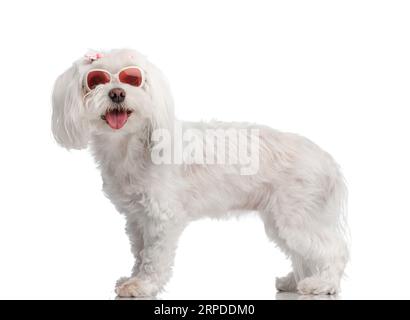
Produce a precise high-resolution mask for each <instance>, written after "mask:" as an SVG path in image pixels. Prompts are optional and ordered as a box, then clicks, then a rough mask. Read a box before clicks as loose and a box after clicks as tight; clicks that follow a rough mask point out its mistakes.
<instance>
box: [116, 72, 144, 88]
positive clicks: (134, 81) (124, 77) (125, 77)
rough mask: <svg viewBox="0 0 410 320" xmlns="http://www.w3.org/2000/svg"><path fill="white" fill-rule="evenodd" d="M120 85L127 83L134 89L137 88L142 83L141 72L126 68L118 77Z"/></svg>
mask: <svg viewBox="0 0 410 320" xmlns="http://www.w3.org/2000/svg"><path fill="white" fill-rule="evenodd" d="M118 77H119V79H120V81H121V82H122V83H127V84H129V85H131V86H134V87H139V86H140V85H141V83H142V75H141V71H140V69H138V68H127V69H124V70H122V71H121V72H120V74H119V75H118Z"/></svg>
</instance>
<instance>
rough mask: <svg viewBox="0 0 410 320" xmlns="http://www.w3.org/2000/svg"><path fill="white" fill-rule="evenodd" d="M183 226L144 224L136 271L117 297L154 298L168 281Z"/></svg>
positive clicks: (152, 220)
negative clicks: (142, 242)
mask: <svg viewBox="0 0 410 320" xmlns="http://www.w3.org/2000/svg"><path fill="white" fill-rule="evenodd" d="M183 228H184V227H183V225H182V224H181V223H176V222H174V221H170V220H167V221H164V220H162V219H155V218H150V219H147V221H146V223H145V224H144V248H143V250H142V252H141V263H140V265H139V270H134V272H135V274H134V275H133V276H132V277H131V278H129V279H128V280H126V281H125V282H123V283H119V284H118V285H117V288H116V290H115V291H116V293H117V294H118V296H120V297H146V296H155V295H156V294H157V293H158V292H159V291H160V290H161V289H162V288H163V287H164V285H165V284H166V283H167V281H168V280H169V279H170V277H171V273H172V266H173V263H174V257H175V251H176V247H177V242H178V238H179V236H180V234H181V233H182V231H183Z"/></svg>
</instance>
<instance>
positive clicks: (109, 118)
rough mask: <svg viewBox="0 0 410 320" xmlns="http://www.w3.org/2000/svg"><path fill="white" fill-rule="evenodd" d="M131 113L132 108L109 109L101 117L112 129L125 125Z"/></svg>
mask: <svg viewBox="0 0 410 320" xmlns="http://www.w3.org/2000/svg"><path fill="white" fill-rule="evenodd" d="M131 113H132V110H129V109H126V108H115V109H109V110H107V112H106V113H105V114H103V115H101V119H102V120H104V121H105V122H106V123H107V124H108V125H109V126H110V127H111V128H112V129H114V130H118V129H121V128H122V127H123V126H124V125H125V123H126V122H127V120H128V118H129V117H130V115H131Z"/></svg>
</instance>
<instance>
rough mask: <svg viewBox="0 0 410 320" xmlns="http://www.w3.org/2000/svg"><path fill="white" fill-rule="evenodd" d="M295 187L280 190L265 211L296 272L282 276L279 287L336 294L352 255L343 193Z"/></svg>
mask: <svg viewBox="0 0 410 320" xmlns="http://www.w3.org/2000/svg"><path fill="white" fill-rule="evenodd" d="M341 187H343V186H341ZM293 191H294V192H289V191H286V192H283V191H282V193H278V194H277V195H276V197H275V207H274V210H271V211H268V212H264V213H263V214H262V218H263V221H264V223H265V230H266V232H267V235H268V237H269V238H271V239H272V240H274V241H275V242H276V243H277V244H278V245H279V247H280V248H281V249H282V250H283V251H284V252H285V253H286V254H287V255H288V256H289V257H290V258H291V259H292V266H293V272H292V273H290V274H288V275H287V276H286V277H283V278H279V279H278V280H277V282H276V285H277V288H278V290H281V291H295V289H296V290H297V291H298V292H299V293H302V294H335V293H337V292H338V291H339V288H340V280H341V277H342V275H343V271H344V268H345V265H346V262H347V259H348V248H347V244H346V240H345V236H344V232H343V225H342V222H343V217H342V216H341V213H340V212H338V210H341V208H340V201H339V200H340V199H339V198H340V197H339V194H336V195H335V194H333V192H334V191H332V193H331V194H329V195H327V196H326V197H324V196H323V195H321V194H316V195H315V194H314V193H308V192H304V191H311V190H304V189H303V188H300V189H298V190H296V191H297V192H295V189H293ZM309 197H310V198H309ZM272 208H273V206H272Z"/></svg>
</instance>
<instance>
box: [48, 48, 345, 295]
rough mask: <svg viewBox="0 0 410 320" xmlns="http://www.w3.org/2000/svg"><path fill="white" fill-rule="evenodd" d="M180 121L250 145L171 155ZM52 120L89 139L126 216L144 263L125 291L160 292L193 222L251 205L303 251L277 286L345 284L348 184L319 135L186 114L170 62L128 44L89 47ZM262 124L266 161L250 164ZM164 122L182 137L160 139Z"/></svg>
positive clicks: (280, 237) (63, 85) (287, 246)
mask: <svg viewBox="0 0 410 320" xmlns="http://www.w3.org/2000/svg"><path fill="white" fill-rule="evenodd" d="M178 126H180V127H181V128H182V131H183V132H184V133H185V132H188V131H189V130H191V131H192V132H193V134H191V137H192V136H194V137H195V136H196V137H198V135H199V134H200V133H201V132H202V133H203V132H205V131H206V130H208V129H217V130H218V129H223V130H225V129H227V130H228V129H229V130H231V132H232V130H233V131H235V130H236V131H237V132H240V133H239V134H238V137H239V140H238V139H237V140H236V141H235V140H234V142H233V143H232V141H230V144H229V148H228V149H231V148H232V147H235V148H236V149H238V148H241V147H244V148H242V149H245V153H243V152H242V155H239V156H238V157H237V160H238V158H239V161H237V162H235V161H231V162H229V163H228V164H226V163H222V162H219V161H218V163H212V162H210V163H198V162H195V161H192V159H187V157H186V152H185V153H184V155H183V156H182V158H181V159H182V162H181V161H179V162H178V161H175V158H174V159H173V161H172V160H171V162H172V163H166V161H162V160H164V159H165V158H164V157H165V155H164V154H167V155H170V154H172V153H170V150H171V149H172V148H175V146H176V145H178V143H179V142H178V141H177V138H176V136H175V133H174V131H175V128H176V127H178ZM52 130H53V134H54V137H55V139H56V140H57V142H58V143H59V144H60V145H62V146H63V147H65V148H67V149H70V148H74V149H83V148H86V147H87V146H88V145H90V147H91V150H92V153H93V155H94V157H95V159H96V161H97V163H98V164H99V167H100V169H101V173H102V178H103V189H104V192H105V194H106V195H107V196H108V198H109V199H110V200H111V201H112V202H113V203H114V205H115V206H116V208H117V210H118V211H119V212H121V213H123V214H124V215H125V217H126V230H127V233H128V235H129V237H130V242H131V247H132V253H133V254H134V256H135V260H136V261H135V265H134V268H133V272H132V276H131V277H129V278H122V279H120V280H119V281H118V282H117V286H116V293H117V294H118V295H119V296H122V297H140V296H153V295H156V294H157V293H158V292H159V291H160V290H161V289H162V288H163V287H164V285H165V284H166V282H167V281H168V280H169V278H170V277H171V271H172V265H173V260H174V256H175V251H176V247H177V242H178V238H179V236H180V235H181V233H182V231H183V230H184V228H185V226H186V225H187V224H188V223H189V222H190V221H192V220H194V219H198V218H200V217H204V216H208V217H216V218H218V217H222V216H223V215H225V214H226V213H228V212H246V211H257V212H258V213H259V215H260V217H261V219H262V221H263V222H264V225H265V230H266V234H267V236H268V237H269V239H271V240H273V241H275V242H276V244H277V245H278V246H279V247H280V248H281V249H282V250H283V251H284V252H285V254H286V255H288V256H289V257H290V259H291V261H292V266H293V271H292V272H290V273H289V274H288V275H287V276H285V277H283V278H277V280H276V287H277V289H278V290H281V291H298V292H299V293H301V294H335V293H337V292H338V291H339V287H340V279H341V277H342V275H343V272H344V268H345V265H346V262H347V260H348V246H347V242H346V238H345V235H346V232H345V231H346V225H345V216H344V214H343V208H344V202H345V198H346V189H345V185H344V180H343V177H342V175H341V173H340V171H339V168H338V165H337V164H336V163H335V162H334V160H333V159H332V158H331V157H330V155H329V154H327V153H326V152H324V151H323V150H321V149H320V148H319V147H317V146H316V145H315V144H313V143H312V142H310V141H309V140H307V139H305V138H303V137H300V136H298V135H295V134H290V133H282V132H278V131H275V130H272V129H270V128H267V127H263V126H257V125H252V124H245V123H221V122H211V123H188V122H181V121H178V120H177V119H175V117H174V106H173V100H172V97H171V94H170V91H169V87H168V85H167V82H166V81H165V79H164V77H163V75H162V74H161V72H160V71H159V70H158V69H157V68H156V67H154V66H153V65H152V64H151V63H150V62H149V61H147V60H146V58H145V57H144V56H142V55H141V54H139V53H138V52H135V51H133V50H125V49H124V50H113V51H109V52H104V53H93V54H88V55H86V57H84V58H81V59H79V60H78V61H76V62H75V63H74V64H73V66H72V67H71V68H70V69H68V70H67V71H66V72H65V73H63V74H62V75H61V76H60V77H59V78H58V79H57V80H56V83H55V88H54V93H53V119H52ZM161 130H162V131H161ZM252 130H254V131H252ZM255 130H256V131H257V132H258V135H257V138H258V139H257V143H258V144H257V146H258V152H257V156H258V159H257V160H258V161H257V167H255V166H253V169H254V170H253V172H248V173H246V174H241V172H240V171H238V168H239V167H240V166H241V164H243V163H242V162H241V159H242V158H244V157H245V154H246V153H247V151H249V150H250V147H248V146H247V145H246V143H247V142H248V140H249V139H248V138H250V136H251V133H250V131H252V132H253V133H254V132H255ZM158 132H171V133H173V134H172V135H170V137H171V140H170V141H165V140H166V139H164V137H167V136H166V135H163V136H162V139H158V137H159V136H160V135H159V134H158ZM168 137H169V136H168ZM244 137H245V139H241V138H244ZM154 138H155V139H154ZM251 138H252V139H253V140H252V139H251V141H255V139H254V138H255V137H251ZM198 141H199V140H197V141H196V142H195V143H194V144H193V145H194V147H195V148H196V151H198V148H201V151H200V155H199V156H200V157H199V158H201V156H203V154H204V153H205V149H206V148H208V149H209V145H206V144H203V143H202V141H201V143H199V142H198ZM165 142H167V143H165ZM159 145H161V148H158V146H159ZM191 147H192V145H191ZM159 149H161V150H159ZM226 150H227V149H226V148H225V151H226ZM185 151H186V150H185ZM190 151H192V148H191V149H190ZM219 151H220V150H219ZM219 151H218V152H219ZM228 151H229V150H228ZM155 155H156V158H157V159H156V160H158V158H159V159H160V160H161V161H162V162H161V161H159V162H160V163H158V161H154V160H153V157H154V156H155ZM161 157H162V158H161ZM199 158H198V152H197V154H196V155H195V159H199ZM167 159H168V160H169V157H168V158H167ZM181 159H180V160H181ZM195 159H194V160H195ZM202 159H203V158H202ZM204 241H206V239H204Z"/></svg>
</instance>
